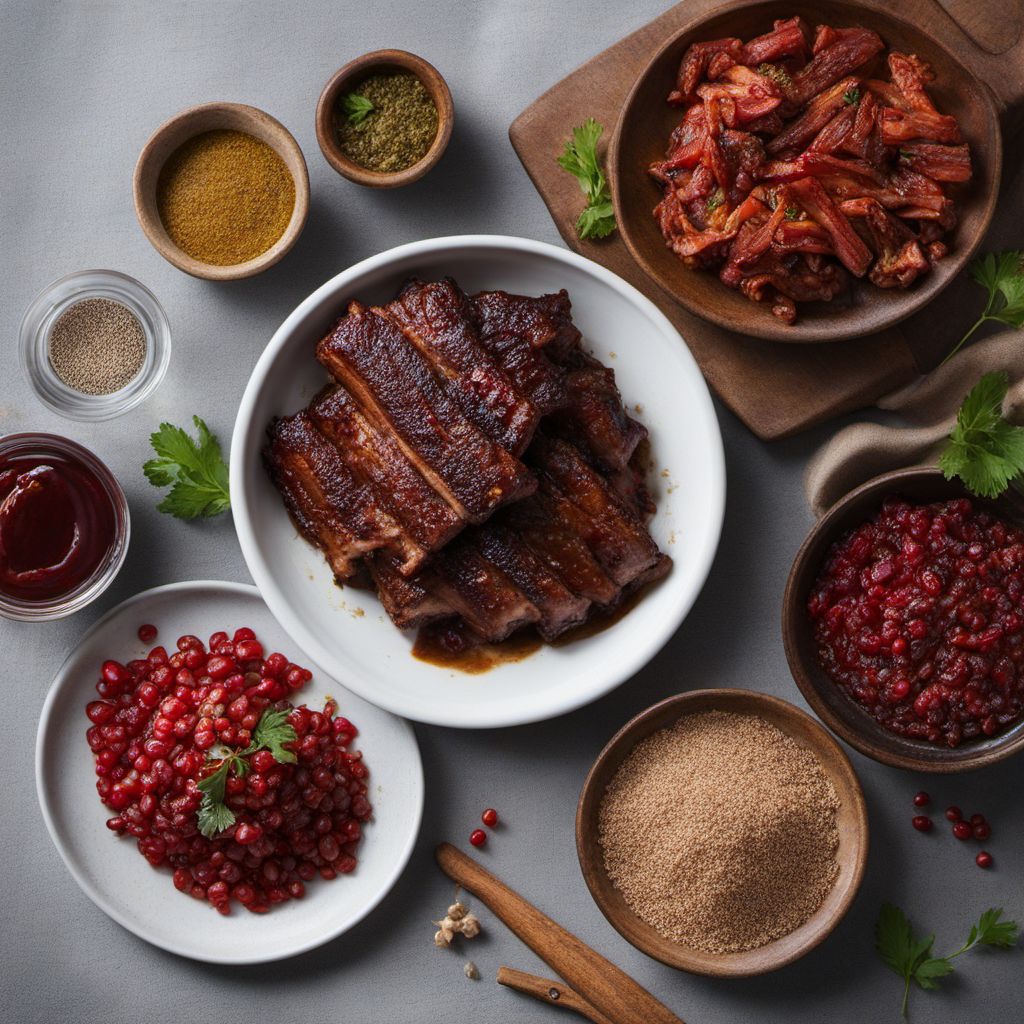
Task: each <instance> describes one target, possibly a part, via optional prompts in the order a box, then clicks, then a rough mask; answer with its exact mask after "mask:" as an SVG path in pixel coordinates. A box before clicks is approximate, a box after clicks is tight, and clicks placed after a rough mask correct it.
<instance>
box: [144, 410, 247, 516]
mask: <svg viewBox="0 0 1024 1024" xmlns="http://www.w3.org/2000/svg"><path fill="white" fill-rule="evenodd" d="M192 422H193V423H194V424H195V427H196V431H197V433H198V437H199V440H198V441H195V440H193V439H192V438H191V437H190V436H189V434H188V433H187V432H186V431H185V430H183V429H182V428H181V427H176V426H174V425H173V424H172V423H161V424H160V429H159V430H158V431H156V433H154V434H151V435H150V439H149V443H150V444H151V445H152V447H153V451H154V452H156V456H157V457H156V458H155V459H150V460H149V461H148V462H146V463H144V464H143V467H142V471H143V472H144V473H145V474H146V479H147V480H149V482H150V483H151V484H153V486H154V487H170V488H171V490H170V493H169V494H168V495H167V496H166V497H165V498H164V500H163V501H162V502H160V504H159V505H157V508H158V509H159V511H161V512H167V513H169V514H170V515H173V516H177V517H178V518H179V519H198V518H207V517H210V516H216V515H220V514H221V513H222V512H226V511H227V510H228V509H229V508H230V507H231V496H230V493H229V489H228V467H227V464H226V463H225V462H224V456H223V455H222V454H221V448H220V443H219V442H218V441H217V438H216V437H214V435H213V434H212V433H211V432H210V428H209V427H207V425H206V424H205V423H204V422H203V421H202V420H201V419H200V418H199V417H198V416H193V417H192Z"/></svg>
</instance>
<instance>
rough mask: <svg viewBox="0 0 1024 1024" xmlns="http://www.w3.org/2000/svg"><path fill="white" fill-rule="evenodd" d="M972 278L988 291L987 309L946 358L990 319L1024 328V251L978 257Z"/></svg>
mask: <svg viewBox="0 0 1024 1024" xmlns="http://www.w3.org/2000/svg"><path fill="white" fill-rule="evenodd" d="M967 269H968V270H969V271H970V274H971V277H973V278H974V280H975V281H977V282H978V284H980V285H981V286H982V288H984V289H985V291H986V292H988V298H987V300H986V302H985V308H984V310H982V313H981V316H979V317H978V319H977V320H975V322H974V324H973V325H972V326H971V328H970V330H969V331H968V332H967V333H966V334H965V335H964V336H963V337H962V338H961V339H960V340H959V341H958V342H957V343H956V345H954V346H953V349H952V351H951V352H950V353H949V355H947V356H946V359H944V360H943V362H946V360H948V359H950V358H952V357H953V356H954V355H956V353H957V352H959V351H960V349H961V348H963V346H964V345H966V344H967V342H968V340H969V339H970V338H971V336H972V335H973V334H974V332H975V331H976V330H977V329H978V328H979V327H980V326H981V325H982V324H983V323H986V322H987V321H989V320H994V321H995V322H996V323H1000V324H1004V325H1005V326H1007V327H1016V328H1018V329H1019V328H1021V327H1024V252H1022V251H1020V250H1018V249H1007V250H1005V251H1003V252H990V253H986V254H985V255H984V256H976V257H975V258H974V259H973V260H972V261H971V263H970V265H969V266H968V268H967Z"/></svg>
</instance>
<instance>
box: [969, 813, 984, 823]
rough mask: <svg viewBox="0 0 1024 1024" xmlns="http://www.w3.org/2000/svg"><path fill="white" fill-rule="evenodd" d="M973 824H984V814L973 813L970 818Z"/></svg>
mask: <svg viewBox="0 0 1024 1024" xmlns="http://www.w3.org/2000/svg"><path fill="white" fill-rule="evenodd" d="M970 821H971V824H972V825H984V824H986V821H985V815H984V814H972V815H971V818H970Z"/></svg>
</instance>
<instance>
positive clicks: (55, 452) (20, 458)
mask: <svg viewBox="0 0 1024 1024" xmlns="http://www.w3.org/2000/svg"><path fill="white" fill-rule="evenodd" d="M129 534H130V522H129V514H128V502H127V501H126V500H125V496H124V491H122V490H121V486H120V484H119V483H118V482H117V480H116V479H115V478H114V476H113V474H112V473H111V472H110V470H109V469H107V467H106V466H105V465H104V464H103V463H102V462H100V460H99V459H98V458H96V456H95V455H93V454H92V452H90V451H89V450H88V449H86V448H83V447H82V446H81V445H80V444H76V443H75V442H74V441H70V440H68V439H67V438H65V437H59V436H58V435H56V434H8V435H7V436H6V437H3V438H0V615H3V616H6V617H7V618H10V619H22V620H25V621H43V620H46V619H57V618H62V617H63V616H65V615H71V614H72V613H73V612H76V611H78V610H79V609H81V608H84V607H85V606H86V605H87V604H89V603H90V602H91V601H93V600H95V598H97V597H98V596H99V595H100V594H102V593H103V591H104V590H106V589H107V587H108V586H110V584H111V582H112V581H113V579H114V577H115V576H116V575H117V573H118V571H119V570H120V568H121V565H122V564H123V563H124V559H125V555H126V554H127V552H128V538H129Z"/></svg>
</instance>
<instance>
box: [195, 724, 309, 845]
mask: <svg viewBox="0 0 1024 1024" xmlns="http://www.w3.org/2000/svg"><path fill="white" fill-rule="evenodd" d="M289 713H290V709H283V710H274V709H268V710H266V711H264V712H263V714H262V715H261V716H260V720H259V721H258V722H257V723H256V728H255V729H254V730H253V734H252V742H250V744H249V746H247V747H246V748H245V749H244V750H234V751H230V752H229V753H228V754H227V755H226V756H225V757H224V758H223V760H222V761H221V763H220V764H219V765H218V766H217V769H216V771H213V772H211V773H210V774H209V775H207V776H205V777H204V778H202V779H200V780H199V781H198V782H197V783H196V788H197V789H198V790H199V792H200V793H202V794H203V797H202V800H200V801H199V812H198V817H199V831H200V832H201V833H202V834H203V835H204V836H206V838H207V839H212V838H213V837H214V836H216V835H219V834H220V833H221V832H223V831H224V829H226V828H230V827H231V826H232V825H233V824H234V823H235V812H234V811H232V810H231V808H230V807H228V805H227V804H226V803H225V800H224V798H225V796H226V794H227V783H228V776H229V775H230V774H231V773H232V772H234V773H235V775H236V776H238V778H245V776H246V775H248V774H249V769H250V765H249V762H248V761H247V760H246V758H247V757H248V755H249V754H255V753H256V751H257V750H269V751H270V753H271V754H273V756H274V760H275V761H277V762H279V763H280V764H295V762H296V760H297V758H296V756H295V753H294V751H291V750H285V748H284V744H286V743H294V742H295V740H296V739H297V738H298V737H297V736H296V734H295V729H294V728H293V727H292V725H291V723H290V722H289V721H288V715H289Z"/></svg>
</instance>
